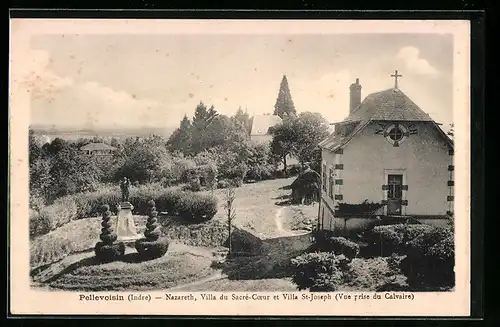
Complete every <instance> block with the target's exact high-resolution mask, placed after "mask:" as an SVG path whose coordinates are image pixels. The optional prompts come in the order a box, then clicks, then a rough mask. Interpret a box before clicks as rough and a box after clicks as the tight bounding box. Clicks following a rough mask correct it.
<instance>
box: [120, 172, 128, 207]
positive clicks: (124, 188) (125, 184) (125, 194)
mask: <svg viewBox="0 0 500 327" xmlns="http://www.w3.org/2000/svg"><path fill="white" fill-rule="evenodd" d="M120 189H121V190H122V202H128V198H129V195H130V191H129V190H130V180H129V179H128V178H127V177H123V180H122V182H121V183H120Z"/></svg>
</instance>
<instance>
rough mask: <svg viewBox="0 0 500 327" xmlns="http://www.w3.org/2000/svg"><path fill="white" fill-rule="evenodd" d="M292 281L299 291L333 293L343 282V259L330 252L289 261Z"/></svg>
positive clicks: (344, 264) (344, 265)
mask: <svg viewBox="0 0 500 327" xmlns="http://www.w3.org/2000/svg"><path fill="white" fill-rule="evenodd" d="M291 263H292V270H293V275H292V280H293V282H294V283H295V284H297V287H298V289H299V290H306V289H309V290H310V291H312V292H334V291H336V290H337V289H338V286H339V285H340V284H342V282H343V280H344V275H343V270H344V269H346V268H347V266H346V262H345V257H344V256H336V255H335V254H333V253H330V252H316V253H307V254H304V255H301V256H299V257H296V258H294V259H292V260H291Z"/></svg>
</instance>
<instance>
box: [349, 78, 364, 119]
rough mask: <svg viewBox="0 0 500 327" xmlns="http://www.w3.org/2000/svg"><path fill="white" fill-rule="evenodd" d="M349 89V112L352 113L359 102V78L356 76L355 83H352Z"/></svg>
mask: <svg viewBox="0 0 500 327" xmlns="http://www.w3.org/2000/svg"><path fill="white" fill-rule="evenodd" d="M349 89H350V95H351V98H350V102H349V113H352V112H353V111H354V109H356V107H357V106H359V105H360V104H361V85H360V84H359V78H356V83H352V84H351V86H350V87H349Z"/></svg>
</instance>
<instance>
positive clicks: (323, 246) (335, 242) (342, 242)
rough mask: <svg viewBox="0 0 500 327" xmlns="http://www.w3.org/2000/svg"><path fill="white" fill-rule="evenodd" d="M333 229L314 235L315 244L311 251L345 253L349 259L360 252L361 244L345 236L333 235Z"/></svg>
mask: <svg viewBox="0 0 500 327" xmlns="http://www.w3.org/2000/svg"><path fill="white" fill-rule="evenodd" d="M332 235H333V232H332V231H317V232H315V235H314V244H313V245H312V246H311V248H310V249H309V251H314V252H333V253H335V254H337V255H340V254H343V255H344V256H345V257H346V258H347V259H348V260H349V261H350V260H352V259H354V258H355V257H356V256H357V255H358V254H359V245H358V244H357V243H355V242H353V241H350V240H348V239H346V238H344V237H333V236H332Z"/></svg>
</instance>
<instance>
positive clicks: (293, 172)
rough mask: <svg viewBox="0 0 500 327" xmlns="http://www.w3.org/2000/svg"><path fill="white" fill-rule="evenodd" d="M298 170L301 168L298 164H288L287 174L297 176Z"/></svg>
mask: <svg viewBox="0 0 500 327" xmlns="http://www.w3.org/2000/svg"><path fill="white" fill-rule="evenodd" d="M300 172H301V168H300V165H299V164H296V165H290V166H288V176H297V175H298V174H300Z"/></svg>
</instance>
